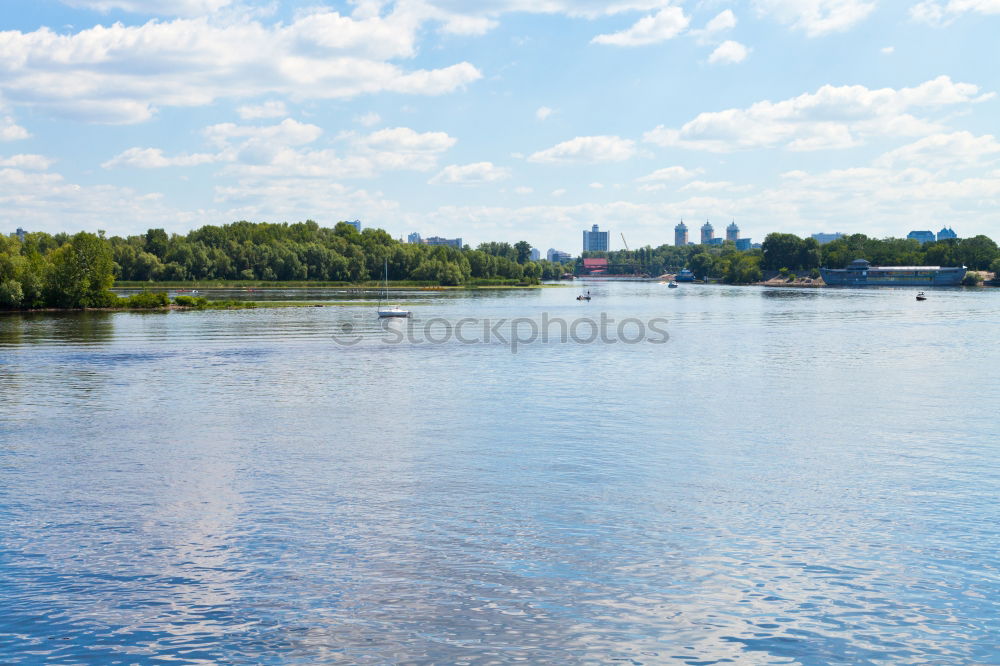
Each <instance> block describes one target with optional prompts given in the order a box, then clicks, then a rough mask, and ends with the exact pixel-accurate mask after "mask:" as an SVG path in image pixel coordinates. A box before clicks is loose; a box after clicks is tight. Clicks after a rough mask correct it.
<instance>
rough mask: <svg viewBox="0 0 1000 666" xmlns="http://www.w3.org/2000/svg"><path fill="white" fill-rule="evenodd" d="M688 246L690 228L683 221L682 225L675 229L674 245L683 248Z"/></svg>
mask: <svg viewBox="0 0 1000 666" xmlns="http://www.w3.org/2000/svg"><path fill="white" fill-rule="evenodd" d="M687 244H688V228H687V225H686V224H684V220H681V223H680V224H678V225H677V226H676V227H674V245H676V246H677V247H682V246H684V245H687Z"/></svg>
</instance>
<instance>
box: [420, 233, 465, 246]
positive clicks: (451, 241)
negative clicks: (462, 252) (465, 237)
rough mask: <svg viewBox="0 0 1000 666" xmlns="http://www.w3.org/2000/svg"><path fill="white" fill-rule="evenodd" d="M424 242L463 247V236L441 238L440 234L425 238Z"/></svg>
mask: <svg viewBox="0 0 1000 666" xmlns="http://www.w3.org/2000/svg"><path fill="white" fill-rule="evenodd" d="M423 242H424V245H449V246H451V247H457V248H458V249H462V239H461V238H441V237H440V236H431V237H430V238H425V239H424V241H423Z"/></svg>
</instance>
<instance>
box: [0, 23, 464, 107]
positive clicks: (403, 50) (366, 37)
mask: <svg viewBox="0 0 1000 666" xmlns="http://www.w3.org/2000/svg"><path fill="white" fill-rule="evenodd" d="M418 29H419V22H415V21H414V20H413V19H412V17H410V16H408V15H407V14H406V13H405V12H404V11H401V10H400V11H396V12H394V13H392V14H389V15H387V16H385V17H379V16H376V17H373V18H368V19H364V20H356V19H354V18H352V17H349V16H341V15H340V14H338V13H337V12H335V11H331V10H327V9H317V10H314V11H312V12H308V13H304V14H301V15H299V16H298V17H297V18H296V19H295V20H294V21H293V22H291V23H288V24H281V23H279V24H276V25H274V26H265V25H263V24H261V23H260V22H257V21H252V20H239V21H234V22H230V23H214V22H211V21H209V20H208V19H206V18H197V19H176V20H173V21H166V22H161V21H150V22H148V23H146V24H144V25H140V26H125V25H122V24H120V23H116V24H114V25H111V26H108V27H104V26H96V27H94V28H90V29H88V30H83V31H81V32H78V33H76V34H72V35H60V34H57V33H55V32H53V31H52V30H50V29H48V28H40V29H38V30H36V31H34V32H30V33H22V32H19V31H16V30H12V31H7V32H0V88H2V89H3V91H4V98H5V100H6V101H7V102H8V103H11V104H14V105H17V104H24V105H29V106H34V107H37V108H40V109H44V110H47V111H49V112H51V113H53V114H59V115H63V116H68V117H73V118H77V119H80V120H84V121H92V122H105V123H134V122H141V121H144V120H147V119H149V118H150V117H151V116H152V115H153V114H154V113H155V111H156V109H157V107H160V106H171V107H184V106H204V105H207V104H210V103H212V102H213V101H215V100H217V99H220V98H247V97H253V96H266V95H286V96H288V97H290V98H293V99H335V98H350V97H356V96H358V95H363V94H373V93H378V92H396V93H404V94H419V95H440V94H444V93H448V92H452V91H455V90H457V89H459V88H461V87H463V86H465V85H467V84H469V83H471V82H473V81H475V80H477V79H479V78H480V77H481V74H480V72H479V70H478V69H476V68H475V67H473V66H472V65H471V64H469V63H467V62H461V63H457V64H453V65H451V66H447V67H442V68H440V69H433V70H414V71H406V70H404V69H403V68H401V67H400V66H398V65H396V64H394V63H392V62H390V60H394V59H399V58H410V57H412V56H413V55H415V53H416V47H415V40H416V34H417V31H418ZM150 72H155V73H156V75H155V76H150Z"/></svg>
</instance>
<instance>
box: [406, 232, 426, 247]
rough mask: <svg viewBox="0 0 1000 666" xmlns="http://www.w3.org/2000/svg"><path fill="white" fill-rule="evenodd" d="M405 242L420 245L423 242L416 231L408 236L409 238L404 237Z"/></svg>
mask: <svg viewBox="0 0 1000 666" xmlns="http://www.w3.org/2000/svg"><path fill="white" fill-rule="evenodd" d="M406 242H407V243H415V244H419V243H421V242H423V241H422V240H421V238H420V234H418V233H417V232H416V231H414V232H413V233H412V234H410V235H409V236H407V237H406Z"/></svg>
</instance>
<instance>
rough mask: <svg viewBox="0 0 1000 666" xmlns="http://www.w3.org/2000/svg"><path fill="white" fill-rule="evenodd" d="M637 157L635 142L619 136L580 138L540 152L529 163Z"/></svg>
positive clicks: (613, 160)
mask: <svg viewBox="0 0 1000 666" xmlns="http://www.w3.org/2000/svg"><path fill="white" fill-rule="evenodd" d="M633 155H635V142H634V141H632V140H631V139H623V138H621V137H618V136H578V137H576V138H575V139H570V140H569V141H563V142H562V143H560V144H558V145H556V146H553V147H552V148H547V149H545V150H540V151H538V152H537V153H535V154H533V155H531V156H530V157H529V158H528V161H529V162H536V163H543V164H554V163H573V162H578V163H580V162H582V163H596V162H623V161H625V160H627V159H629V158H631V157H632V156H633Z"/></svg>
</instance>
